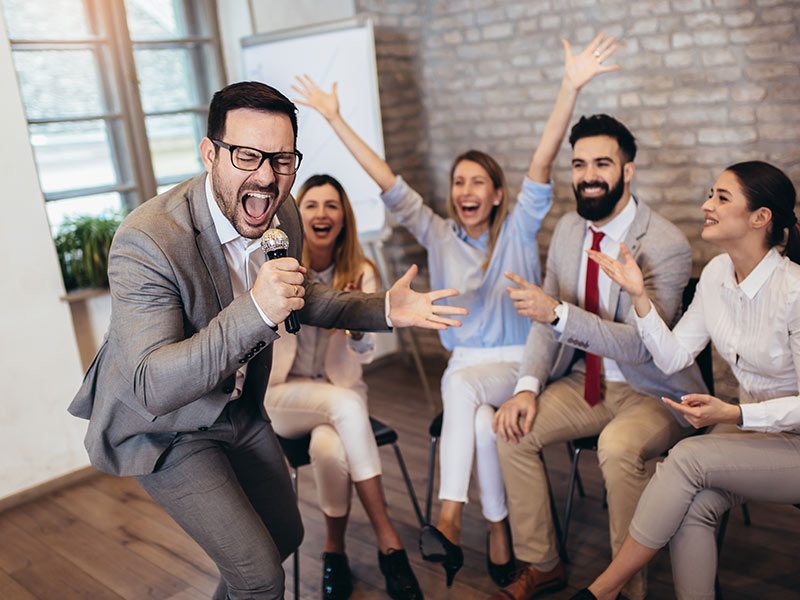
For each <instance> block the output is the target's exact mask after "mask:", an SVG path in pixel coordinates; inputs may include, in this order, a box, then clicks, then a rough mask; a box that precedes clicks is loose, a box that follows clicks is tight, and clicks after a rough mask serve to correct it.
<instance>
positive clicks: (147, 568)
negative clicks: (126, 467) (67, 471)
mask: <svg viewBox="0 0 800 600" xmlns="http://www.w3.org/2000/svg"><path fill="white" fill-rule="evenodd" d="M14 512H15V513H17V514H16V515H15V516H13V517H12V521H13V522H14V523H15V524H16V525H18V526H19V527H20V528H21V529H23V530H25V531H26V532H27V533H28V534H30V535H36V536H38V537H39V538H40V539H41V540H42V541H43V542H44V543H46V544H47V545H48V546H49V547H51V548H52V549H53V550H54V551H55V552H56V554H57V555H59V556H60V557H61V558H63V559H65V560H67V561H69V562H70V563H72V564H73V565H74V566H75V567H77V568H79V569H81V570H82V571H84V572H86V573H91V574H92V576H93V577H94V578H95V579H97V580H98V581H99V582H100V583H102V584H103V585H105V586H107V587H108V588H109V589H111V590H113V591H114V592H115V593H116V594H118V595H119V596H121V597H122V598H129V599H131V600H136V599H139V598H154V599H155V598H166V597H168V596H170V595H172V594H175V593H177V592H179V591H181V590H183V589H185V588H186V587H187V583H186V582H184V581H181V580H180V579H178V578H177V577H174V576H173V575H171V574H170V573H169V572H168V571H167V570H165V569H164V568H162V567H160V566H157V565H155V564H153V563H151V562H149V561H146V560H144V559H142V558H141V557H139V556H138V555H136V554H135V553H133V552H131V551H130V550H129V549H128V548H126V547H125V545H123V544H119V543H116V542H115V541H114V540H113V539H111V538H110V537H109V536H107V535H105V534H104V532H103V530H102V528H95V527H94V526H93V524H92V522H93V521H94V520H96V519H98V518H103V515H102V514H100V515H98V514H89V515H86V516H85V517H84V518H79V517H74V516H73V515H71V514H70V513H68V512H67V511H64V510H63V509H62V508H61V507H60V506H59V505H58V504H57V503H56V502H55V501H54V499H53V498H52V497H46V498H43V499H42V500H38V501H36V502H34V503H32V504H29V505H24V506H21V507H20V508H19V510H18V511H16V510H15V511H14ZM84 519H86V520H84ZM15 576H16V574H15Z"/></svg>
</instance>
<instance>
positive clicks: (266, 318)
mask: <svg viewBox="0 0 800 600" xmlns="http://www.w3.org/2000/svg"><path fill="white" fill-rule="evenodd" d="M250 299H251V300H252V301H253V304H255V305H256V310H257V311H258V314H260V315H261V318H262V319H263V320H264V323H266V324H267V325H268V326H269V327H275V323H273V322H272V321H270V319H269V317H268V316H267V315H265V314H264V311H263V310H261V307H260V306H259V305H258V302H256V297H255V296H254V295H253V290H250Z"/></svg>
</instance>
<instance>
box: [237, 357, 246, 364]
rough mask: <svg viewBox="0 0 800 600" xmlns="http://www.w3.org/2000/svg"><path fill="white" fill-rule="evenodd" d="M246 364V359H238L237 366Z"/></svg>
mask: <svg viewBox="0 0 800 600" xmlns="http://www.w3.org/2000/svg"><path fill="white" fill-rule="evenodd" d="M246 362H247V359H246V358H240V359H239V364H240V365H243V364H244V363H246Z"/></svg>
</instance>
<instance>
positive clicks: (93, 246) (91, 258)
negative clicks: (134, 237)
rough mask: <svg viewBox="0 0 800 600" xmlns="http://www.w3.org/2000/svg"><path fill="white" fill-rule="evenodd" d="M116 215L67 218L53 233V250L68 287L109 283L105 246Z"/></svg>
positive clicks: (114, 224)
mask: <svg viewBox="0 0 800 600" xmlns="http://www.w3.org/2000/svg"><path fill="white" fill-rule="evenodd" d="M121 222H122V218H121V217H120V216H119V215H111V216H81V217H77V218H74V219H69V220H67V221H66V222H65V223H64V224H63V225H62V226H61V228H60V230H59V232H58V235H57V236H56V239H55V243H56V252H57V253H58V262H59V263H60V265H61V274H62V275H63V277H64V287H65V288H66V289H67V291H68V292H69V291H72V290H77V289H81V288H101V287H108V249H109V247H110V246H111V239H112V238H113V237H114V232H116V230H117V227H119V224H120V223H121Z"/></svg>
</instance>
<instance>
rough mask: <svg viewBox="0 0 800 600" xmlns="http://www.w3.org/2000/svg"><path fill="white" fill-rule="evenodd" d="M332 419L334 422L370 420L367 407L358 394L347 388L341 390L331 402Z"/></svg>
mask: <svg viewBox="0 0 800 600" xmlns="http://www.w3.org/2000/svg"><path fill="white" fill-rule="evenodd" d="M330 417H331V420H332V421H334V422H337V421H339V422H340V421H344V420H348V419H361V420H369V413H368V412H367V405H366V402H364V400H363V398H361V396H359V395H358V393H357V392H354V391H353V390H350V389H347V388H340V389H339V390H338V391H337V394H336V398H335V399H334V401H333V402H331V406H330Z"/></svg>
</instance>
